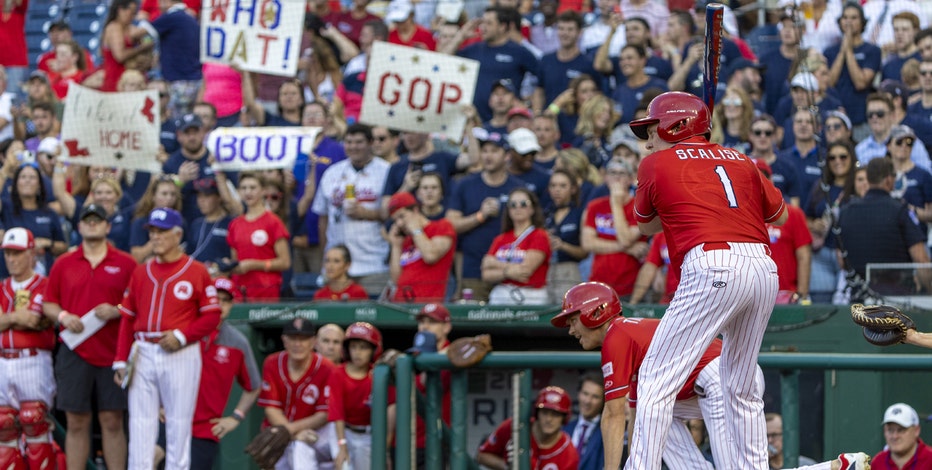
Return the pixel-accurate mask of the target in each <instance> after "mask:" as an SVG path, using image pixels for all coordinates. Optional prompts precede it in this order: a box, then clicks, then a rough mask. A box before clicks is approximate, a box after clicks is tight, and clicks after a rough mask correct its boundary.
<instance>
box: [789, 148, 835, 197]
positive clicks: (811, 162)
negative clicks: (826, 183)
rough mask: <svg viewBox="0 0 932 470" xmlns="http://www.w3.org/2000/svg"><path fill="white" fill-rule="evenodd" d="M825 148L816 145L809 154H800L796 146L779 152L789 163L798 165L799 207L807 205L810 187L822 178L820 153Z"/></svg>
mask: <svg viewBox="0 0 932 470" xmlns="http://www.w3.org/2000/svg"><path fill="white" fill-rule="evenodd" d="M824 151H825V149H824V148H823V147H822V146H820V145H816V146H815V148H813V149H812V150H811V151H810V152H809V153H808V154H806V155H800V154H799V151H798V150H797V149H796V147H795V146H794V147H792V148H788V149H786V150H783V151H782V152H780V153H779V154H778V157H777V158H778V159H779V158H783V160H784V161H786V162H787V163H789V164H791V165H794V166H795V167H796V174H797V175H798V176H799V188H800V192H799V193H798V194H799V207H806V203H807V202H808V200H809V188H811V187H812V185H813V184H815V182H816V181H819V180H820V179H821V178H822V167H821V166H820V165H819V163H820V162H819V154H820V153H822V152H824Z"/></svg>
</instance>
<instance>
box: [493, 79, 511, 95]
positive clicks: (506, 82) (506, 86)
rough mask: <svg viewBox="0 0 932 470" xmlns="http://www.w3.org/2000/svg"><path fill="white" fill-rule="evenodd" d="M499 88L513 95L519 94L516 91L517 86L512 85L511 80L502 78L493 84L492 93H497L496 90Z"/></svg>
mask: <svg viewBox="0 0 932 470" xmlns="http://www.w3.org/2000/svg"><path fill="white" fill-rule="evenodd" d="M498 87H502V88H504V89H505V90H507V91H509V92H511V94H517V91H515V84H514V83H512V82H511V80H510V79H507V78H502V79H500V80H498V81H495V82H493V83H492V89H491V90H490V91H495V89H496V88H498Z"/></svg>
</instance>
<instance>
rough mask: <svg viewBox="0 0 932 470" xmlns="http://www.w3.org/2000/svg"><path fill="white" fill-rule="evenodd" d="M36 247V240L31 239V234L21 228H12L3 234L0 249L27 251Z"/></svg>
mask: <svg viewBox="0 0 932 470" xmlns="http://www.w3.org/2000/svg"><path fill="white" fill-rule="evenodd" d="M35 247H36V240H35V238H33V237H32V232H30V231H29V230H27V229H24V228H22V227H14V228H11V229H9V230H7V231H6V233H5V234H3V245H2V246H0V248H3V249H4V250H6V249H10V250H20V251H22V250H29V249H32V248H35Z"/></svg>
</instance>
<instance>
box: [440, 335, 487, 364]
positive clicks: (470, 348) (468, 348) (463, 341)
mask: <svg viewBox="0 0 932 470" xmlns="http://www.w3.org/2000/svg"><path fill="white" fill-rule="evenodd" d="M491 350H492V337H491V336H489V335H479V336H476V337H473V338H460V339H458V340H456V341H454V342H452V343H450V347H449V348H448V349H447V357H448V358H450V363H451V364H453V365H454V366H456V367H472V366H474V365H476V364H478V363H479V361H481V360H482V359H483V358H484V357H485V355H486V354H488V353H489V351H491Z"/></svg>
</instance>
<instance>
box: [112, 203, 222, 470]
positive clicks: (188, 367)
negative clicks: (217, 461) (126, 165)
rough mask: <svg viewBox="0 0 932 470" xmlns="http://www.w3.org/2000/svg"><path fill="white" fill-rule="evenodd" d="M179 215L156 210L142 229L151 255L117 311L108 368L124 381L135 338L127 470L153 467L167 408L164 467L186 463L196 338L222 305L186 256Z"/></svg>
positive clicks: (196, 375)
mask: <svg viewBox="0 0 932 470" xmlns="http://www.w3.org/2000/svg"><path fill="white" fill-rule="evenodd" d="M182 225H183V221H182V218H181V214H179V213H178V212H177V211H175V210H174V209H168V208H159V209H155V210H153V211H152V213H150V214H149V220H148V221H147V223H146V229H147V230H148V231H149V239H150V241H151V242H152V251H153V253H154V254H155V257H154V258H152V259H150V260H149V261H147V262H146V263H145V264H142V265H140V266H138V267H137V268H136V270H135V271H133V274H132V276H131V277H130V281H129V286H128V287H127V289H126V294H125V296H124V298H123V302H122V304H121V306H120V312H121V313H122V314H123V316H122V318H121V320H120V332H119V336H118V338H117V354H116V358H115V360H114V363H113V369H114V370H115V371H116V372H115V374H114V381H116V382H117V383H119V384H123V383H124V379H125V378H127V377H126V374H127V360H129V359H130V348H131V346H132V345H133V343H134V341H135V344H136V345H137V346H136V348H135V349H136V353H135V354H134V355H133V356H134V357H133V360H134V361H135V366H134V370H133V376H132V377H131V379H132V380H131V382H130V385H129V387H128V388H129V390H128V400H129V468H130V469H131V470H150V469H151V468H152V462H153V459H154V456H155V443H156V439H157V438H158V429H159V405H160V404H161V406H162V407H163V408H164V409H165V430H166V436H167V446H166V456H165V468H166V470H174V469H188V468H190V466H191V425H192V420H193V418H194V406H195V402H196V400H197V387H198V384H199V383H200V379H201V348H200V347H198V345H199V344H200V343H199V342H200V340H201V338H203V337H205V336H207V335H209V334H210V333H211V332H213V331H214V330H216V329H217V325H218V324H219V323H220V305H219V304H218V302H217V289H216V288H215V287H214V285H213V282H211V280H210V274H208V272H207V267H205V266H204V265H203V264H201V263H199V262H197V261H195V260H194V258H191V257H189V256H187V255H185V254H184V251H183V250H182V249H181V241H182V240H183V237H184V230H183V229H182Z"/></svg>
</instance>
